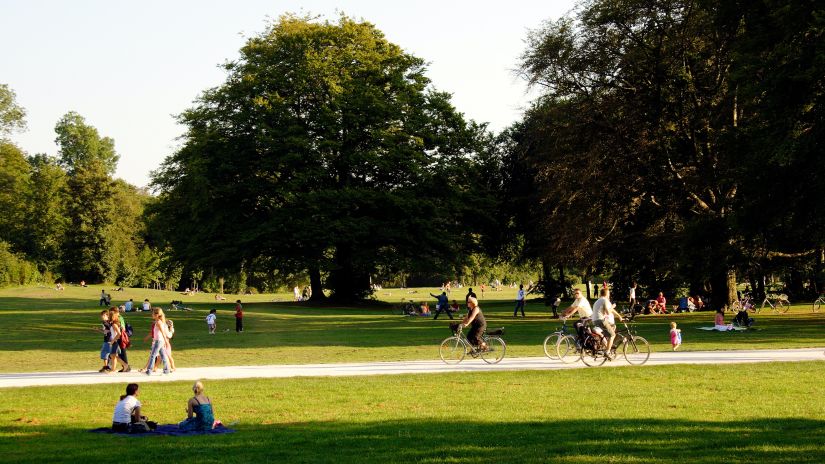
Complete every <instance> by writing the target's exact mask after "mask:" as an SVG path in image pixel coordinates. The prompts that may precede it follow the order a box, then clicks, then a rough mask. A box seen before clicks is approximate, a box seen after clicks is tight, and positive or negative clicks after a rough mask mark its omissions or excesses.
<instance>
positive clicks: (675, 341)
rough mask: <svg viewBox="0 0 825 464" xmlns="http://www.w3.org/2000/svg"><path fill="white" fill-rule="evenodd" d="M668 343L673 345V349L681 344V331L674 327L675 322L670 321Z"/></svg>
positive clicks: (676, 348)
mask: <svg viewBox="0 0 825 464" xmlns="http://www.w3.org/2000/svg"><path fill="white" fill-rule="evenodd" d="M670 345H671V346H672V347H673V351H676V350H678V349H679V347H680V346H682V331H681V330H680V329H677V328H676V323H675V322H671V323H670Z"/></svg>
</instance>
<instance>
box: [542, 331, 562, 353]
mask: <svg viewBox="0 0 825 464" xmlns="http://www.w3.org/2000/svg"><path fill="white" fill-rule="evenodd" d="M559 340H561V334H560V333H558V332H553V333H551V334H550V335H548V336H547V338H545V339H544V355H545V356H547V357H548V358H550V359H559V352H558V350H557V349H556V345H558V344H559Z"/></svg>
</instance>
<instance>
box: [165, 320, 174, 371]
mask: <svg viewBox="0 0 825 464" xmlns="http://www.w3.org/2000/svg"><path fill="white" fill-rule="evenodd" d="M166 327H168V328H169V338H167V339H166V357H167V358H169V370H171V371H172V372H175V358H173V357H172V338H173V337H174V336H175V322H174V321H172V319H167V320H166Z"/></svg>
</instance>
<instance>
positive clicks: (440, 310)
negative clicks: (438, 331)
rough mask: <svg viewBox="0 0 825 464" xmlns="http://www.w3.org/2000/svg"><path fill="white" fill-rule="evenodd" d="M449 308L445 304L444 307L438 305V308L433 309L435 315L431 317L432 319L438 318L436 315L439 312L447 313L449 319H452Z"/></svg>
mask: <svg viewBox="0 0 825 464" xmlns="http://www.w3.org/2000/svg"><path fill="white" fill-rule="evenodd" d="M450 309H451V308H450V307H449V306H447V308H446V309H445V308H442V307H439V308H438V309H436V310H435V317H433V320H436V319H438V315H439V314H441V313H447V315H448V316H450V319H452V318H453V312H452V311H451V310H450Z"/></svg>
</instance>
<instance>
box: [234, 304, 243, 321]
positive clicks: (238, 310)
mask: <svg viewBox="0 0 825 464" xmlns="http://www.w3.org/2000/svg"><path fill="white" fill-rule="evenodd" d="M235 317H236V318H238V319H243V308H242V307H241V305H239V304H236V305H235Z"/></svg>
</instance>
